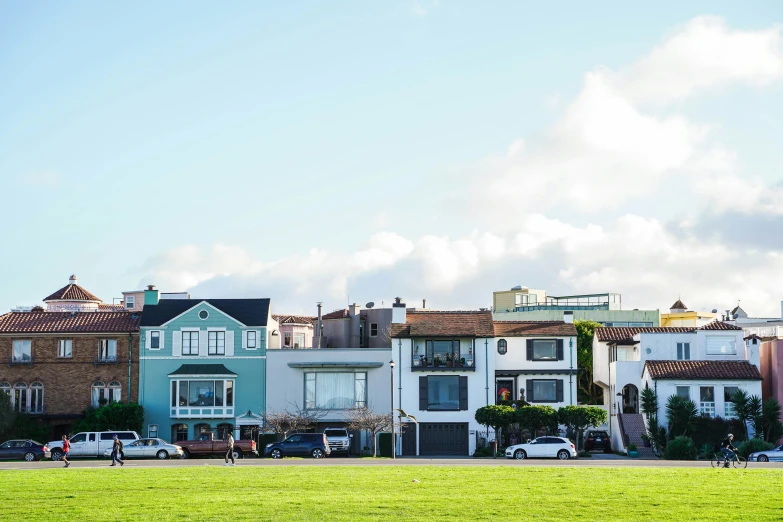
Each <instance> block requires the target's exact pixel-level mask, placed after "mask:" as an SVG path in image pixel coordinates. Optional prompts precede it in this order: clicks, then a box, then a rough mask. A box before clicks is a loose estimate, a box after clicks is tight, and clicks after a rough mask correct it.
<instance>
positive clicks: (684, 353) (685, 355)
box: [677, 343, 691, 361]
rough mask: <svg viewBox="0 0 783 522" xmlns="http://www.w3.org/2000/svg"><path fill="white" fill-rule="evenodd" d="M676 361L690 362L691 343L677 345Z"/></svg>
mask: <svg viewBox="0 0 783 522" xmlns="http://www.w3.org/2000/svg"><path fill="white" fill-rule="evenodd" d="M677 360H678V361H690V360H691V343H677Z"/></svg>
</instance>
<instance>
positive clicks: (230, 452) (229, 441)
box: [224, 432, 236, 466]
mask: <svg viewBox="0 0 783 522" xmlns="http://www.w3.org/2000/svg"><path fill="white" fill-rule="evenodd" d="M229 458H231V465H232V466H236V462H234V436H233V435H232V434H231V432H229V433H228V437H227V438H226V463H225V464H224V466H228V459H229Z"/></svg>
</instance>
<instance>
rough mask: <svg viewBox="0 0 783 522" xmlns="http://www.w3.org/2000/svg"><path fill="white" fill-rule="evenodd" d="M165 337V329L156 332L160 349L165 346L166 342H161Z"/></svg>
mask: <svg viewBox="0 0 783 522" xmlns="http://www.w3.org/2000/svg"><path fill="white" fill-rule="evenodd" d="M165 338H166V331H165V330H161V331H160V332H158V347H160V349H161V350H162V349H163V348H165V347H166V343H165V342H163V340H164V339H165Z"/></svg>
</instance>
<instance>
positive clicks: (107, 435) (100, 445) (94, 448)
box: [47, 431, 139, 460]
mask: <svg viewBox="0 0 783 522" xmlns="http://www.w3.org/2000/svg"><path fill="white" fill-rule="evenodd" d="M115 435H117V437H118V438H119V439H120V440H121V441H122V443H123V444H125V445H127V444H130V443H131V442H133V441H134V440H139V434H138V433H136V432H135V431H84V432H81V433H77V434H76V435H74V436H73V437H71V452H70V454H69V455H70V456H71V457H103V454H104V453H105V452H106V449H107V448H108V449H111V447H112V445H113V444H114V436H115ZM47 446H48V447H49V449H50V451H51V452H52V460H60V459H62V458H63V441H62V440H53V441H51V442H49V443H48V444H47Z"/></svg>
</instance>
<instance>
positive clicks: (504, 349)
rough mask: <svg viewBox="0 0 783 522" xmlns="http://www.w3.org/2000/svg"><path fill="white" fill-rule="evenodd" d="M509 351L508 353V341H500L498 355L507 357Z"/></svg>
mask: <svg viewBox="0 0 783 522" xmlns="http://www.w3.org/2000/svg"><path fill="white" fill-rule="evenodd" d="M507 351H508V343H506V340H505V339H498V353H499V354H500V355H506V352H507Z"/></svg>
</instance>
